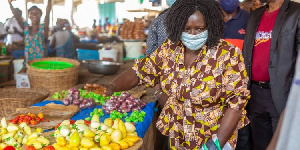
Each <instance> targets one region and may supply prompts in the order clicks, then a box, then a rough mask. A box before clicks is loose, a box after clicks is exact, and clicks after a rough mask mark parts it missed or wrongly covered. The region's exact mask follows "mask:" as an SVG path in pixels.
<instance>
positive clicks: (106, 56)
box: [99, 48, 118, 62]
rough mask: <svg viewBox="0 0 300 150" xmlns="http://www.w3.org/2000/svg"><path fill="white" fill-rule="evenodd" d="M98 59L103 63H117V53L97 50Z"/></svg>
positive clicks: (112, 50) (113, 50)
mask: <svg viewBox="0 0 300 150" xmlns="http://www.w3.org/2000/svg"><path fill="white" fill-rule="evenodd" d="M99 58H100V60H105V61H114V62H117V61H118V51H117V50H115V49H110V50H105V49H104V48H103V49H101V50H99Z"/></svg>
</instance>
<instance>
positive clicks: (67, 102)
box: [63, 98, 70, 106]
mask: <svg viewBox="0 0 300 150" xmlns="http://www.w3.org/2000/svg"><path fill="white" fill-rule="evenodd" d="M63 102H64V105H66V106H68V105H70V100H69V99H68V98H65V99H64V100H63Z"/></svg>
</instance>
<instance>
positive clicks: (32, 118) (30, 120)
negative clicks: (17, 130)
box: [9, 113, 49, 125]
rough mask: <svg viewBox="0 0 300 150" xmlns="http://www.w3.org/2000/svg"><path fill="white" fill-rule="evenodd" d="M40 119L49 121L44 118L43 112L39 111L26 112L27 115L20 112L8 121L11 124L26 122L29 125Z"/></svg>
mask: <svg viewBox="0 0 300 150" xmlns="http://www.w3.org/2000/svg"><path fill="white" fill-rule="evenodd" d="M42 121H46V122H49V120H47V119H44V115H43V113H39V114H38V115H35V114H32V113H28V114H27V115H24V114H21V115H19V116H17V117H16V118H14V119H12V120H9V122H11V123H13V124H21V123H23V122H25V123H26V124H30V125H36V124H38V123H40V122H42Z"/></svg>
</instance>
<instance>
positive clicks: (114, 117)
mask: <svg viewBox="0 0 300 150" xmlns="http://www.w3.org/2000/svg"><path fill="white" fill-rule="evenodd" d="M126 116H127V113H123V114H121V113H119V112H117V111H116V110H114V111H112V112H111V114H110V118H111V119H112V120H116V119H117V118H119V119H122V118H123V117H126Z"/></svg>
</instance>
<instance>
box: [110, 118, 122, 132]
mask: <svg viewBox="0 0 300 150" xmlns="http://www.w3.org/2000/svg"><path fill="white" fill-rule="evenodd" d="M119 121H120V119H119V118H117V119H116V120H115V121H114V124H113V126H112V128H114V129H119Z"/></svg>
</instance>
